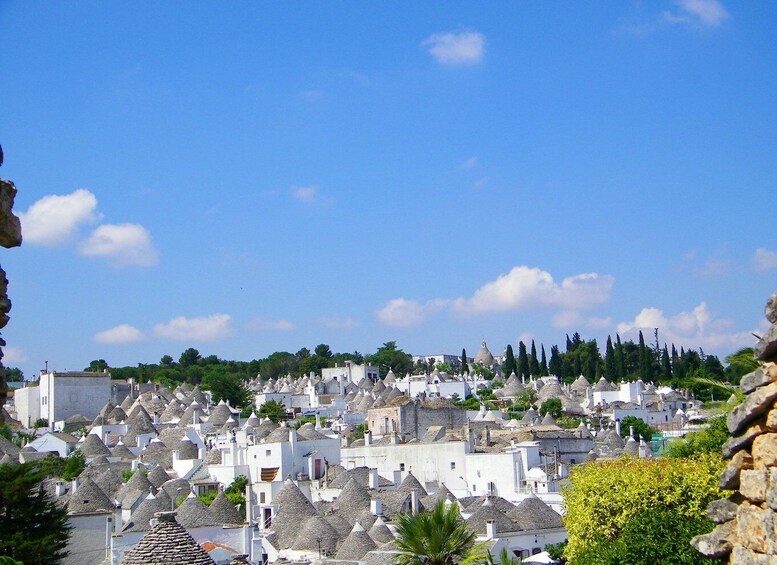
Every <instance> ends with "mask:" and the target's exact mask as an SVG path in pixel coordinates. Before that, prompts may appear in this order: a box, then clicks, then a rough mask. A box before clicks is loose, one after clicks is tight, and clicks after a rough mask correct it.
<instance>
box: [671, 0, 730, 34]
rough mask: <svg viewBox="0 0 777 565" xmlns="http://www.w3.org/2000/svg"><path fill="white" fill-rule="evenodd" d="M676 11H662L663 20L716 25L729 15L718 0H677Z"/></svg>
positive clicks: (673, 22)
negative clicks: (677, 9)
mask: <svg viewBox="0 0 777 565" xmlns="http://www.w3.org/2000/svg"><path fill="white" fill-rule="evenodd" d="M677 6H678V8H679V11H677V12H670V11H666V12H664V14H663V16H664V20H665V21H667V22H669V23H672V24H696V25H701V26H704V27H716V26H719V25H720V24H721V23H723V22H724V21H725V20H726V19H728V17H729V13H728V12H727V11H726V8H724V7H723V5H722V4H721V3H720V2H718V0H678V1H677Z"/></svg>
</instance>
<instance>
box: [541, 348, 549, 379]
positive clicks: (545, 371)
mask: <svg viewBox="0 0 777 565" xmlns="http://www.w3.org/2000/svg"><path fill="white" fill-rule="evenodd" d="M540 351H541V353H540V355H541V356H542V360H541V361H540V375H541V376H545V375H547V374H548V360H547V359H546V358H545V345H544V344H541V345H540Z"/></svg>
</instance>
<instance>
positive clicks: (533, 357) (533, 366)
mask: <svg viewBox="0 0 777 565" xmlns="http://www.w3.org/2000/svg"><path fill="white" fill-rule="evenodd" d="M529 369H530V370H531V374H532V375H535V376H537V377H539V376H540V374H541V373H540V362H539V360H538V359H537V347H536V346H535V345H534V340H531V354H530V355H529Z"/></svg>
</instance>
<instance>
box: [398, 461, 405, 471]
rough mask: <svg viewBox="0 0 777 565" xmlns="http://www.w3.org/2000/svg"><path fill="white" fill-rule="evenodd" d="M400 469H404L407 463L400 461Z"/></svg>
mask: <svg viewBox="0 0 777 565" xmlns="http://www.w3.org/2000/svg"><path fill="white" fill-rule="evenodd" d="M399 470H400V471H404V470H405V464H404V463H400V464H399Z"/></svg>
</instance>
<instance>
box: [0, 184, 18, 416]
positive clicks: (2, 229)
mask: <svg viewBox="0 0 777 565" xmlns="http://www.w3.org/2000/svg"><path fill="white" fill-rule="evenodd" d="M15 198H16V187H15V186H14V184H13V183H12V182H11V181H7V180H3V179H0V245H1V246H3V247H6V248H10V247H18V246H20V245H21V244H22V228H21V223H20V222H19V218H17V217H16V216H14V215H13V211H12V210H13V201H14V199H15ZM10 310H11V301H10V300H9V299H8V279H7V278H6V276H5V271H4V270H3V269H2V267H0V329H2V328H4V327H5V326H6V325H7V324H8V319H9V318H8V312H9V311H10ZM3 347H5V340H4V339H3V338H2V337H0V422H3V420H4V418H3V407H4V406H5V400H6V398H7V397H8V385H7V384H6V382H5V369H4V368H3V363H2V359H3V350H2V348H3Z"/></svg>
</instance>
